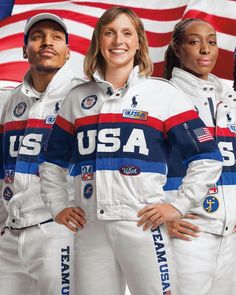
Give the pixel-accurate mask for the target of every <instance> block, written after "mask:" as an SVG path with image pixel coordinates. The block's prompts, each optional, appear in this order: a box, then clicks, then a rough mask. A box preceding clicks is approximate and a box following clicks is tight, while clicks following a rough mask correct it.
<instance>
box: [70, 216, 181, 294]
mask: <svg viewBox="0 0 236 295" xmlns="http://www.w3.org/2000/svg"><path fill="white" fill-rule="evenodd" d="M75 245H76V246H75V275H76V278H77V279H76V294H83V295H111V294H112V295H122V294H125V281H126V282H127V285H128V287H129V290H130V293H131V294H134V295H144V294H145V295H153V294H158V295H159V294H171V295H176V294H177V291H176V279H175V270H174V267H173V262H172V257H171V249H170V243H169V239H168V236H167V235H166V230H165V228H164V226H161V227H160V228H158V229H156V230H155V231H153V232H151V231H150V230H148V231H143V230H142V228H139V227H137V225H136V222H130V221H94V222H91V223H89V224H87V225H86V226H85V228H84V229H83V230H81V231H79V232H78V234H76V243H75ZM94 245H96V246H95V247H94ZM168 292H171V293H168Z"/></svg>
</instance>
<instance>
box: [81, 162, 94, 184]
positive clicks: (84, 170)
mask: <svg viewBox="0 0 236 295" xmlns="http://www.w3.org/2000/svg"><path fill="white" fill-rule="evenodd" d="M81 178H82V180H84V181H86V180H92V179H93V166H92V165H85V166H82V167H81Z"/></svg>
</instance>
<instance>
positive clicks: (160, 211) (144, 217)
mask: <svg viewBox="0 0 236 295" xmlns="http://www.w3.org/2000/svg"><path fill="white" fill-rule="evenodd" d="M137 216H138V217H141V219H140V220H139V221H138V223H137V225H138V226H141V225H143V230H146V229H148V228H149V227H151V229H155V228H157V227H158V226H159V225H160V224H162V223H164V222H166V221H170V220H174V219H178V218H180V217H181V216H182V215H181V214H180V212H179V211H178V210H177V209H175V208H174V207H173V206H172V205H171V204H156V205H147V206H145V207H144V208H143V209H142V210H140V211H139V212H138V214H137Z"/></svg>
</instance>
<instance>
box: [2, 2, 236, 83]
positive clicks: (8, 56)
mask: <svg viewBox="0 0 236 295" xmlns="http://www.w3.org/2000/svg"><path fill="white" fill-rule="evenodd" d="M114 5H115V6H117V5H120V6H128V7H130V8H132V9H133V10H134V11H135V12H136V13H137V14H138V15H139V16H140V17H141V19H142V20H143V23H144V26H145V29H146V32H147V36H148V40H149V46H150V55H151V57H152V61H153V63H154V65H155V70H154V75H156V76H161V75H162V68H163V58H164V52H165V50H166V47H167V44H168V43H169V41H170V38H171V32H172V30H173V27H174V25H175V24H176V22H178V21H179V20H180V19H181V18H187V17H198V18H202V19H205V20H207V21H209V22H210V23H211V24H212V25H213V26H214V27H215V28H216V30H217V36H218V45H219V48H220V54H219V59H218V62H217V65H216V67H215V69H214V74H216V75H217V76H219V77H221V78H223V79H228V80H233V51H234V48H235V46H236V1H233V0H99V1H95V0H87V1H86V0H77V1H76V0H74V1H72V0H67V1H62V0H59V1H58V0H57V1H55V0H15V1H14V0H0V18H2V20H1V21H0V81H1V80H2V81H3V80H7V81H16V82H20V81H21V80H22V77H23V75H24V73H25V72H26V70H27V68H28V63H27V61H26V60H24V59H23V57H22V45H23V29H24V25H25V22H26V20H27V18H29V17H31V16H33V15H34V14H37V13H40V12H43V11H48V12H52V13H56V14H58V15H60V16H61V17H63V18H64V20H65V22H66V24H67V26H68V29H69V33H70V39H69V40H70V46H71V59H70V63H71V65H72V69H73V70H74V71H75V73H77V74H78V75H80V76H82V75H83V71H82V65H83V57H84V55H85V54H86V51H87V48H88V46H89V42H90V38H91V35H92V31H93V27H94V25H95V23H96V21H97V19H98V17H99V16H100V15H101V14H102V13H103V12H104V10H106V9H108V8H110V7H112V6H114Z"/></svg>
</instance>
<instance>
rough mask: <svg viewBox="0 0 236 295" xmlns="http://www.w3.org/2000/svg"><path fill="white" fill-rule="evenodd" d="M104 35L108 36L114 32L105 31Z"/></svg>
mask: <svg viewBox="0 0 236 295" xmlns="http://www.w3.org/2000/svg"><path fill="white" fill-rule="evenodd" d="M104 35H105V36H107V37H110V36H113V35H114V33H113V32H112V31H105V32H104Z"/></svg>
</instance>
